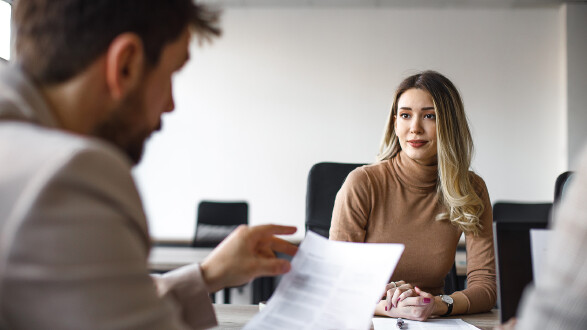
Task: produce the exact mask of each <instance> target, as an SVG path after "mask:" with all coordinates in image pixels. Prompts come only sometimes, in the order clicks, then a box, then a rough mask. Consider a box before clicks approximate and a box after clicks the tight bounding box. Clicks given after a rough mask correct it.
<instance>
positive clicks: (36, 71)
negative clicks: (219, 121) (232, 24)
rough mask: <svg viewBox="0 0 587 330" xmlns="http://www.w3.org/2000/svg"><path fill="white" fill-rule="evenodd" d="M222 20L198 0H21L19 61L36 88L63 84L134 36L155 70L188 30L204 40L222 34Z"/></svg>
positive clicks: (18, 8) (17, 38) (17, 30)
mask: <svg viewBox="0 0 587 330" xmlns="http://www.w3.org/2000/svg"><path fill="white" fill-rule="evenodd" d="M218 16H219V14H218V12H215V11H211V10H209V9H207V8H205V7H204V6H202V5H196V4H194V3H193V0H17V1H15V2H14V16H13V19H14V23H13V24H14V29H15V33H16V34H15V51H16V53H15V59H14V61H15V62H16V63H17V64H18V65H19V66H20V67H21V68H22V69H23V70H24V71H25V72H27V73H28V74H29V75H30V76H31V77H32V79H33V80H35V81H36V82H37V83H40V84H44V85H50V84H56V83H61V82H64V81H67V80H68V79H70V78H72V77H74V76H76V75H77V74H78V73H80V72H82V71H83V70H84V69H86V68H87V67H88V66H89V65H90V64H91V63H92V62H94V61H95V60H96V59H97V58H98V57H99V56H100V55H102V54H104V53H105V52H106V51H107V49H108V47H109V45H110V43H111V42H112V41H113V40H114V39H115V38H116V37H117V36H118V35H120V34H121V33H125V32H132V33H136V34H137V35H138V36H139V37H140V38H141V40H142V42H143V48H144V53H145V57H146V60H147V65H150V66H155V65H156V64H157V62H158V61H159V58H160V55H161V52H162V50H163V48H164V46H165V45H166V44H168V43H170V42H172V41H175V40H176V39H177V38H178V37H179V36H180V34H181V33H182V32H183V31H184V30H185V28H186V27H188V26H189V27H191V28H193V30H194V32H195V34H196V35H197V37H198V38H199V39H200V40H202V39H205V40H208V39H211V38H212V37H214V36H217V35H219V34H220V29H219V28H218V27H217V23H218Z"/></svg>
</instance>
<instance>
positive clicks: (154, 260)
mask: <svg viewBox="0 0 587 330" xmlns="http://www.w3.org/2000/svg"><path fill="white" fill-rule="evenodd" d="M212 250H213V249H212V248H192V247H166V246H155V247H153V248H152V249H151V253H150V254H149V269H150V270H151V271H168V270H173V269H175V268H179V267H181V266H185V265H188V264H192V263H195V262H202V261H204V259H205V258H206V257H207V256H208V255H209V254H210V253H211V252H212Z"/></svg>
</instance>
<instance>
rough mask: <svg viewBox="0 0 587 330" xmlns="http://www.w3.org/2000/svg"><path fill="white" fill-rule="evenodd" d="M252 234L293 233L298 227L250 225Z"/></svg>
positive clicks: (259, 235) (256, 235)
mask: <svg viewBox="0 0 587 330" xmlns="http://www.w3.org/2000/svg"><path fill="white" fill-rule="evenodd" d="M250 230H251V235H253V236H255V237H261V236H270V235H291V234H293V233H295V232H296V231H297V230H298V229H297V228H296V227H293V226H281V225H260V226H253V227H250Z"/></svg>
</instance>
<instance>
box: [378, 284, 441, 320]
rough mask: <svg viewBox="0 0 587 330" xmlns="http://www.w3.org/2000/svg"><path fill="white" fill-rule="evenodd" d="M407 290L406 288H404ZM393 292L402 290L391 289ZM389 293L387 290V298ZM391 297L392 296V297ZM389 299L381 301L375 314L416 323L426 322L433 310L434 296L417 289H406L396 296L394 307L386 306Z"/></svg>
mask: <svg viewBox="0 0 587 330" xmlns="http://www.w3.org/2000/svg"><path fill="white" fill-rule="evenodd" d="M406 288H407V287H406ZM390 290H392V291H393V292H394V294H395V292H396V291H403V289H398V288H395V289H394V288H392V289H390ZM389 294H390V292H389V290H388V296H389ZM392 297H393V296H392ZM388 301H389V299H386V300H381V301H380V302H379V304H377V306H376V308H375V314H377V315H384V316H390V317H401V318H406V319H410V320H416V321H425V320H427V319H428V318H429V317H430V315H431V314H432V311H433V310H434V296H433V295H431V294H430V293H427V292H424V291H422V290H420V289H419V288H418V287H415V288H413V289H409V288H408V289H407V290H405V291H403V292H401V294H399V295H398V300H397V303H396V304H395V305H391V308H390V307H389V305H388Z"/></svg>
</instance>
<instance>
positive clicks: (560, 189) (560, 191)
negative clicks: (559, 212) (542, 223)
mask: <svg viewBox="0 0 587 330" xmlns="http://www.w3.org/2000/svg"><path fill="white" fill-rule="evenodd" d="M572 177H573V172H572V171H566V172H563V173H561V174H560V175H559V176H558V177H557V178H556V182H555V183H554V205H556V204H558V202H560V200H561V198H562V197H563V196H564V194H565V192H566V189H567V188H568V187H569V183H570V182H571V179H572Z"/></svg>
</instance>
